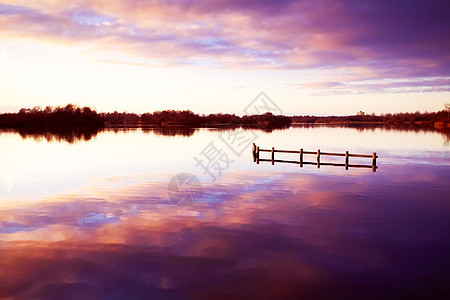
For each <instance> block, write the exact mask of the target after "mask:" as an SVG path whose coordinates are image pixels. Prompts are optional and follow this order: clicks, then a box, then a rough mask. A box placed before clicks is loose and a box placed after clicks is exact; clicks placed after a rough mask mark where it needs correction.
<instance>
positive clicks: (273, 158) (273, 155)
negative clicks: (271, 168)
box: [272, 147, 275, 165]
mask: <svg viewBox="0 0 450 300" xmlns="http://www.w3.org/2000/svg"><path fill="white" fill-rule="evenodd" d="M274 163H275V148H274V147H272V165H273V164H274Z"/></svg>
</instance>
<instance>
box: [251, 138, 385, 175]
mask: <svg viewBox="0 0 450 300" xmlns="http://www.w3.org/2000/svg"><path fill="white" fill-rule="evenodd" d="M260 152H270V153H271V158H270V159H269V158H261V157H260ZM276 152H279V153H291V154H298V155H299V160H285V159H275V153H276ZM305 154H306V155H317V156H316V161H314V162H312V161H304V155H305ZM252 156H253V162H256V163H257V164H259V162H264V161H267V162H271V163H272V165H273V164H275V163H290V164H298V165H299V166H300V167H303V165H316V166H317V168H320V166H339V167H345V169H346V170H348V168H371V169H372V171H373V172H376V170H377V168H378V167H377V158H378V156H377V154H376V152H373V153H372V154H371V155H370V154H354V153H349V152H348V151H345V153H334V152H321V151H320V149H318V150H317V151H304V150H303V148H300V149H299V150H298V151H296V150H280V149H275V148H274V147H272V149H261V148H259V147H258V146H256V145H255V143H253V147H252ZM322 156H342V157H344V158H345V161H344V163H331V162H321V157H322ZM350 157H362V158H372V164H371V165H360V164H350V162H349V160H350Z"/></svg>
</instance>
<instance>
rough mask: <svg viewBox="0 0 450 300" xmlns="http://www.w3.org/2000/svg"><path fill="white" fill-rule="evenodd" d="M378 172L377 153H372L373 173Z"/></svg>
mask: <svg viewBox="0 0 450 300" xmlns="http://www.w3.org/2000/svg"><path fill="white" fill-rule="evenodd" d="M376 171H377V153H376V152H374V153H372V172H376Z"/></svg>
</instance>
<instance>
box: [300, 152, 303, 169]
mask: <svg viewBox="0 0 450 300" xmlns="http://www.w3.org/2000/svg"><path fill="white" fill-rule="evenodd" d="M300 167H303V148H300Z"/></svg>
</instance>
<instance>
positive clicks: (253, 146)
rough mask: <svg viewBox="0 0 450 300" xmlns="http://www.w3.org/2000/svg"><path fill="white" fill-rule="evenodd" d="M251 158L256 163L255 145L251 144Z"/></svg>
mask: <svg viewBox="0 0 450 300" xmlns="http://www.w3.org/2000/svg"><path fill="white" fill-rule="evenodd" d="M252 157H253V162H255V161H256V145H255V143H253V145H252Z"/></svg>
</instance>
